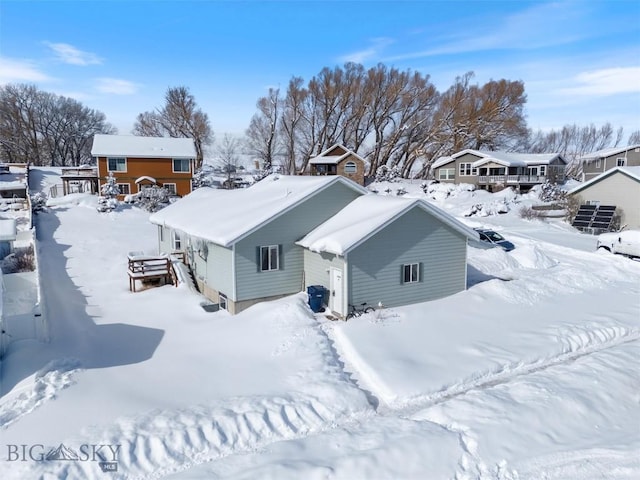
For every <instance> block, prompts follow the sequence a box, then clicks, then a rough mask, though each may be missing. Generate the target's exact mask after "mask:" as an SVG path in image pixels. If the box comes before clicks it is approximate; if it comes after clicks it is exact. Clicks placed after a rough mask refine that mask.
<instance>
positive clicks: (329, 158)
mask: <svg viewBox="0 0 640 480" xmlns="http://www.w3.org/2000/svg"><path fill="white" fill-rule="evenodd" d="M348 155H349V152H347V153H345V154H344V155H325V156H317V157H313V158H312V159H311V160H309V164H311V165H316V164H318V163H322V164H324V163H329V164H333V165H335V164H338V163H340V160H342V159H343V158H345V157H346V156H348Z"/></svg>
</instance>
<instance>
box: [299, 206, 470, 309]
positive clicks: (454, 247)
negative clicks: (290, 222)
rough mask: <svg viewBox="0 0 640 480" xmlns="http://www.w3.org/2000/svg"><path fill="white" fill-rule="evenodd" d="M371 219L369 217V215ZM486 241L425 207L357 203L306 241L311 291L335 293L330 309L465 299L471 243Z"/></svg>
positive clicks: (302, 242)
mask: <svg viewBox="0 0 640 480" xmlns="http://www.w3.org/2000/svg"><path fill="white" fill-rule="evenodd" d="M363 212H366V213H363ZM468 239H475V240H477V239H478V234H477V233H476V232H474V231H473V230H472V229H470V228H468V227H466V226H465V225H463V224H462V223H460V222H459V221H457V220H456V219H454V218H453V217H451V216H450V215H448V214H447V213H445V212H443V211H442V210H440V209H439V208H437V207H434V206H433V205H431V204H430V203H427V202H425V201H424V200H420V199H409V198H398V197H387V196H378V195H374V194H370V195H365V196H362V197H359V198H357V199H356V200H354V201H353V202H351V203H350V204H349V205H347V206H346V207H345V208H343V209H342V210H341V211H340V212H338V213H337V214H336V215H334V216H333V217H332V218H330V219H329V220H327V221H326V222H324V223H323V224H322V225H320V226H319V227H318V228H316V229H315V230H313V231H312V232H310V233H309V234H308V235H306V236H305V237H304V238H302V239H301V240H300V241H299V242H298V245H301V246H303V247H305V252H304V265H305V283H306V285H323V286H325V287H327V288H328V289H329V291H330V292H331V295H330V296H329V299H328V305H329V308H330V309H331V310H332V311H333V312H336V313H338V314H341V315H344V314H347V313H348V306H349V305H360V304H362V303H365V302H366V303H368V304H369V305H371V306H375V305H378V304H379V303H382V304H384V305H385V306H389V307H394V306H399V305H408V304H411V303H418V302H426V301H429V300H434V299H436V298H441V297H445V296H447V295H452V294H454V293H457V292H460V291H462V290H464V289H465V288H466V285H467V261H466V260H467V240H468Z"/></svg>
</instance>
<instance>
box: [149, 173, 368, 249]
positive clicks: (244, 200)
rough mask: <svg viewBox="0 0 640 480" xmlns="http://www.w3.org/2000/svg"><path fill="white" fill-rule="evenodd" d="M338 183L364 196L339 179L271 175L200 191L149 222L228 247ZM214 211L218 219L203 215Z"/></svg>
mask: <svg viewBox="0 0 640 480" xmlns="http://www.w3.org/2000/svg"><path fill="white" fill-rule="evenodd" d="M337 183H340V184H343V185H345V186H346V187H348V188H351V189H353V190H354V191H356V192H358V193H361V194H365V193H367V190H366V189H365V188H364V187H361V186H360V185H358V184H357V183H355V182H353V181H351V180H349V179H347V178H345V177H342V176H339V175H336V176H288V175H277V174H274V175H269V176H268V177H266V178H264V179H263V180H261V181H260V182H257V183H255V184H254V185H252V186H250V187H248V188H240V189H236V190H221V189H214V188H206V187H205V188H199V189H197V190H195V191H194V192H192V193H190V194H189V195H187V196H185V197H184V198H182V199H180V200H178V201H177V202H175V203H173V204H171V205H169V206H168V207H165V208H164V209H162V210H160V211H158V212H156V213H154V214H153V215H151V217H149V220H150V221H151V223H154V224H157V225H164V226H167V227H170V228H173V229H175V230H179V231H183V232H185V233H187V234H189V235H192V236H194V237H198V238H202V239H204V240H208V241H211V242H213V243H216V244H218V245H222V246H224V247H228V246H231V245H233V244H234V243H236V242H238V241H240V240H242V239H243V238H245V237H246V236H248V235H250V234H251V233H253V232H255V231H256V230H258V229H259V228H261V227H262V226H264V225H266V224H268V223H270V222H271V221H273V220H275V219H276V218H279V217H280V216H282V215H283V214H285V213H286V212H288V211H289V210H291V209H292V208H294V207H296V206H297V205H299V204H301V203H302V202H304V201H306V200H308V199H310V198H311V197H313V196H315V195H317V194H318V193H320V192H321V191H323V190H325V189H326V188H328V187H329V186H331V185H335V184H337ZM215 210H218V211H220V215H204V213H205V212H211V211H215Z"/></svg>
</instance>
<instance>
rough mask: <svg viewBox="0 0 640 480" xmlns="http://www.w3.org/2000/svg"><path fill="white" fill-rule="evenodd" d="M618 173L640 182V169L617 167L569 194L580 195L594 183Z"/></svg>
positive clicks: (582, 184) (570, 191)
mask: <svg viewBox="0 0 640 480" xmlns="http://www.w3.org/2000/svg"><path fill="white" fill-rule="evenodd" d="M618 172H619V173H622V174H623V175H627V176H628V177H631V178H633V179H634V180H636V181H638V182H640V167H615V168H612V169H611V170H607V171H606V172H603V173H601V174H600V175H598V176H597V177H594V178H592V179H591V180H589V181H588V182H584V183H581V184H580V185H578V186H577V187H575V188H572V189H571V190H569V191H568V192H567V193H568V194H569V195H572V194H574V193H578V192H579V191H581V190H583V189H585V188H587V187H588V186H590V185H593V184H594V183H597V182H599V181H600V180H602V179H604V178H607V177H610V176H611V175H613V174H615V173H618Z"/></svg>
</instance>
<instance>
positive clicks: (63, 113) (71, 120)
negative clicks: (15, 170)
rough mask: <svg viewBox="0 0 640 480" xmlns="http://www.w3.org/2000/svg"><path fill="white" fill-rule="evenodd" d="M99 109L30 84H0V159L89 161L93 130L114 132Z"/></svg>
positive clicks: (42, 162) (54, 162)
mask: <svg viewBox="0 0 640 480" xmlns="http://www.w3.org/2000/svg"><path fill="white" fill-rule="evenodd" d="M115 131H116V130H115V128H114V127H113V126H112V125H110V124H109V123H107V122H106V117H105V115H104V114H103V113H101V112H98V111H96V110H92V109H90V108H88V107H85V106H83V105H82V104H81V103H80V102H78V101H77V100H74V99H71V98H67V97H63V96H59V95H55V94H52V93H48V92H43V91H40V90H38V89H37V88H36V87H35V86H33V85H11V84H9V85H5V86H3V87H0V159H1V160H3V161H8V162H21V163H30V164H33V165H63V166H64V165H79V164H80V163H85V162H90V161H91V152H90V149H91V142H92V139H93V135H94V134H96V133H106V134H111V133H115Z"/></svg>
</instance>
